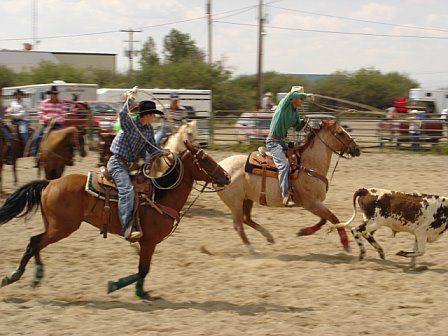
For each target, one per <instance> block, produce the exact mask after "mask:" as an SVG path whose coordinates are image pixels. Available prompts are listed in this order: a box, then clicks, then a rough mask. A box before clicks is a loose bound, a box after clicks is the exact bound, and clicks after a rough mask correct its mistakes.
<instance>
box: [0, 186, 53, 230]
mask: <svg viewBox="0 0 448 336" xmlns="http://www.w3.org/2000/svg"><path fill="white" fill-rule="evenodd" d="M48 183H50V181H47V180H40V181H33V182H30V183H27V184H25V185H24V186H22V187H20V188H19V189H17V190H16V191H15V192H14V193H12V194H11V195H9V196H8V198H7V199H6V200H5V203H4V204H3V205H2V206H1V207H0V225H1V224H5V223H7V222H9V221H10V220H11V219H13V218H15V217H24V216H26V215H28V214H29V213H30V212H31V211H33V210H34V211H36V210H37V209H38V208H39V205H40V199H41V195H42V190H43V189H44V188H45V187H46V186H47V185H48Z"/></svg>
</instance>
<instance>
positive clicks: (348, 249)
mask: <svg viewBox="0 0 448 336" xmlns="http://www.w3.org/2000/svg"><path fill="white" fill-rule="evenodd" d="M351 251H352V249H351V248H350V245H344V252H347V253H350V252H351Z"/></svg>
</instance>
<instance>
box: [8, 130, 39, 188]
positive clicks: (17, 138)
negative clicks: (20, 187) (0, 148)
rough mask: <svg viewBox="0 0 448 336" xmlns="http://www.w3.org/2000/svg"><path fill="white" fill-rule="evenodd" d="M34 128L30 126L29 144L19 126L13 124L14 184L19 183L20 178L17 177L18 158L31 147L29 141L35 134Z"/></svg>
mask: <svg viewBox="0 0 448 336" xmlns="http://www.w3.org/2000/svg"><path fill="white" fill-rule="evenodd" d="M33 131H34V130H33V129H32V128H31V127H29V128H28V138H29V139H30V140H28V144H27V143H25V142H24V141H23V139H22V136H21V135H20V133H19V127H18V126H17V125H15V126H13V132H11V135H12V137H13V141H12V160H11V163H12V172H13V175H14V185H17V182H18V181H19V179H18V178H17V159H19V158H22V157H23V156H24V155H25V154H26V153H25V150H26V149H27V148H28V147H29V145H30V144H29V142H31V138H32V135H33Z"/></svg>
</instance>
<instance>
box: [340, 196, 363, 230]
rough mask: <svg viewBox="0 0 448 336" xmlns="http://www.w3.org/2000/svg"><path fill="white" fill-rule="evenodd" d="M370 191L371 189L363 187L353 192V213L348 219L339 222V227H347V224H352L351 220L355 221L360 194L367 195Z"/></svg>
mask: <svg viewBox="0 0 448 336" xmlns="http://www.w3.org/2000/svg"><path fill="white" fill-rule="evenodd" d="M368 192H369V191H368V190H367V189H365V188H361V189H358V190H356V191H355V193H354V194H353V215H352V217H351V218H350V219H349V220H348V221H346V222H344V223H339V224H337V225H336V226H337V227H346V226H347V225H350V223H351V222H353V220H354V219H355V217H356V199H357V198H358V197H360V196H364V195H366V194H367V193H368Z"/></svg>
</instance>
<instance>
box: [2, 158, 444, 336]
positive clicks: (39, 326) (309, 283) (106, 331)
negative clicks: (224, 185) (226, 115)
mask: <svg viewBox="0 0 448 336" xmlns="http://www.w3.org/2000/svg"><path fill="white" fill-rule="evenodd" d="M231 154H232V153H225V152H214V153H212V155H213V156H214V157H215V158H216V159H222V158H224V157H226V156H228V155H231ZM94 162H96V153H92V152H90V153H89V156H88V157H87V158H85V159H84V160H83V161H82V162H79V160H78V161H77V165H76V166H75V167H70V169H69V170H68V172H84V171H87V170H88V169H89V168H90V167H92V166H93V164H94ZM20 164H21V165H22V168H21V170H20V172H19V179H20V182H21V183H22V184H23V183H25V182H28V181H31V180H33V179H35V170H33V169H31V165H32V164H31V161H30V160H29V159H21V161H20ZM446 165H447V158H446V157H441V156H430V155H423V154H417V155H412V154H406V153H394V154H385V153H380V154H378V153H376V154H372V153H364V154H363V155H362V156H361V157H360V158H357V159H353V160H350V161H345V160H344V161H342V162H340V164H339V168H338V170H337V172H336V174H335V177H334V180H333V182H332V185H331V187H330V191H329V193H328V198H327V202H326V203H327V204H328V205H329V206H330V208H332V209H333V210H334V212H335V213H336V214H337V215H338V216H339V218H340V219H341V220H345V219H347V218H348V217H350V216H351V213H352V205H351V204H352V194H353V191H354V190H356V189H357V188H359V187H382V188H390V189H396V190H402V191H420V192H425V193H433V194H439V195H444V194H445V195H446V194H448V192H447V182H446V181H447V179H446ZM66 173H67V172H66ZM3 176H4V185H5V189H6V191H9V192H11V191H12V190H14V188H13V186H12V182H11V174H10V167H9V166H6V167H5V169H4V172H3ZM254 214H255V216H254V218H255V220H256V221H258V222H259V223H261V224H262V225H264V226H265V227H266V228H267V229H269V230H270V231H271V233H272V234H273V235H274V237H275V239H276V244H274V245H267V244H266V242H265V240H264V239H263V238H262V237H261V236H260V235H259V234H258V232H255V231H253V230H252V229H251V228H246V232H247V233H248V235H249V239H251V241H252V243H253V245H254V246H255V247H256V248H257V249H258V250H259V251H260V252H261V255H260V256H259V257H251V256H249V255H248V254H247V252H246V250H245V248H244V246H243V245H242V243H241V241H240V239H239V237H238V236H237V234H236V232H234V230H233V227H232V221H231V217H230V213H229V211H228V210H227V209H226V208H225V206H224V204H223V203H222V202H221V201H220V200H219V199H218V197H217V195H215V194H206V195H203V196H201V198H200V199H199V201H198V202H197V205H195V206H194V208H193V209H192V211H191V212H190V214H189V215H188V217H186V218H184V220H183V221H182V223H181V225H180V228H179V229H178V231H177V232H176V233H175V234H174V235H173V236H172V237H170V238H169V239H168V240H166V241H164V242H163V243H161V244H160V245H159V246H158V250H157V251H156V254H155V256H154V259H153V263H152V269H151V272H150V274H149V275H148V278H147V281H146V288H147V289H150V292H151V294H152V295H153V296H160V298H158V299H157V300H155V301H154V302H153V303H144V302H140V301H139V300H138V299H137V297H136V296H135V295H134V287H128V288H124V289H122V290H120V291H117V292H115V293H113V294H111V295H108V294H106V283H107V281H108V280H116V279H118V278H119V277H122V276H125V275H128V274H131V273H135V271H136V266H137V262H138V259H137V255H136V252H135V250H134V249H133V248H132V247H131V246H130V245H129V244H127V243H126V242H124V241H123V240H122V239H120V238H117V237H110V238H108V239H107V240H104V239H102V237H101V236H100V234H99V232H98V231H97V230H96V229H95V228H93V227H91V226H90V225H86V224H84V225H82V226H81V229H80V230H79V231H78V232H76V233H75V234H73V235H72V236H71V237H69V238H67V239H65V240H63V241H61V242H59V243H56V244H54V245H51V246H49V247H48V248H47V249H45V250H44V251H43V252H42V258H43V262H44V264H45V266H46V268H45V277H44V279H43V282H42V285H41V286H40V287H39V288H36V289H33V288H32V287H31V281H32V277H33V273H34V269H33V268H34V262H33V261H31V262H30V264H29V266H28V269H27V272H26V273H25V275H24V276H23V278H22V279H21V280H20V281H19V282H17V283H15V284H12V285H10V286H7V287H4V288H1V289H0V335H31V334H32V335H110V336H112V335H127V334H129V335H305V334H306V335H362V334H375V335H398V334H400V335H402V334H408V335H444V334H446V330H447V328H448V320H445V319H444V318H443V314H441V313H442V312H443V311H445V310H446V308H448V291H447V290H446V283H447V282H446V277H447V272H448V261H447V260H445V258H444V256H445V248H446V237H442V239H440V240H439V241H438V242H436V243H433V244H429V245H428V249H427V254H426V255H425V256H424V257H422V258H419V263H420V265H421V264H423V265H427V266H428V267H429V269H428V270H427V271H424V272H420V273H412V272H406V266H407V262H408V261H407V260H405V259H404V258H402V257H398V256H395V253H396V252H397V251H398V250H401V249H410V248H412V246H413V238H412V237H411V236H410V235H407V234H398V235H397V237H396V238H392V237H391V233H390V231H389V230H388V229H382V230H380V231H379V232H378V233H377V235H376V237H377V238H378V241H379V243H380V244H382V246H383V247H384V249H385V251H386V256H387V258H388V259H387V260H386V261H381V260H380V259H379V257H378V255H377V254H376V252H375V251H374V249H373V248H372V247H370V245H367V259H366V260H365V261H363V262H358V261H357V255H358V250H357V246H356V245H355V244H354V242H353V239H352V253H351V254H346V253H343V252H342V248H341V246H340V244H339V241H338V238H337V235H336V233H332V234H330V235H327V234H326V233H325V232H323V231H322V232H318V233H316V234H315V235H314V236H311V237H301V238H299V237H296V232H297V231H298V229H299V228H300V227H303V226H306V225H310V224H314V223H316V222H317V218H316V217H314V216H313V215H311V214H310V213H308V212H306V211H304V210H301V209H293V210H290V209H267V208H259V207H258V208H255V209H254ZM360 218H361V217H360V215H358V217H357V223H359V220H360ZM41 230H42V224H41V218H40V214H39V213H37V214H36V215H35V216H33V217H32V219H31V220H29V221H28V222H24V221H23V220H14V221H12V222H10V223H8V224H6V225H4V226H2V227H1V228H0V246H1V249H0V252H1V255H0V276H2V277H3V276H4V275H7V274H10V273H11V272H12V271H13V270H14V269H15V268H16V267H17V265H18V261H19V259H20V257H21V256H22V253H23V252H24V248H25V246H26V245H27V242H28V239H29V237H30V236H31V235H35V234H37V233H39V232H41Z"/></svg>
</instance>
